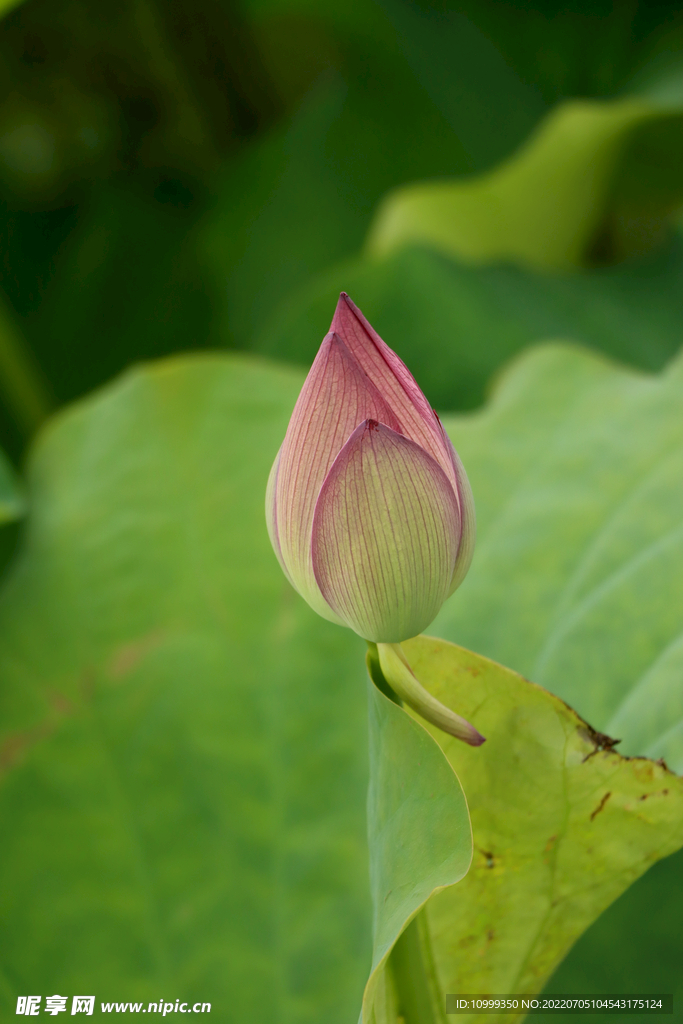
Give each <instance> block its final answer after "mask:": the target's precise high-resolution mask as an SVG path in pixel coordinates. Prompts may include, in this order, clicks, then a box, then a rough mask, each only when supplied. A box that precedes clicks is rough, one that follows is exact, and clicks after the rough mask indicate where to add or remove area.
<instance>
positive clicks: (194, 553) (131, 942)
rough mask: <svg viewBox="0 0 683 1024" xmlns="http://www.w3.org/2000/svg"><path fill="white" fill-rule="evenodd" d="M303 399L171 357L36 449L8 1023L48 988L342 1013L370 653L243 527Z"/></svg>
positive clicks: (13, 642) (8, 733) (354, 898)
mask: <svg viewBox="0 0 683 1024" xmlns="http://www.w3.org/2000/svg"><path fill="white" fill-rule="evenodd" d="M301 384H302V375H300V374H299V373H296V372H294V371H291V370H286V369H280V368H277V367H273V366H269V365H267V364H265V363H263V362H262V361H258V360H247V359H241V358H229V357H223V356H216V357H204V358H203V357H197V358H190V359H179V360H171V361H168V362H162V363H159V364H156V365H151V366H146V367H141V368H139V369H136V370H134V371H133V372H131V373H129V374H127V375H126V376H125V377H123V378H122V379H121V380H119V381H117V382H115V383H114V384H113V385H112V386H111V387H108V388H107V389H106V390H105V391H103V392H101V393H99V394H96V395H94V396H93V397H91V398H89V399H87V400H86V401H84V402H81V403H79V404H78V405H76V406H73V407H72V408H70V409H68V410H67V411H65V412H64V413H62V414H60V415H59V416H57V417H56V418H55V419H54V420H52V421H51V423H50V424H49V425H48V427H47V428H46V429H45V430H44V431H43V432H42V433H41V435H40V437H39V439H38V440H37V443H36V445H35V447H34V449H33V452H32V454H31V457H30V459H29V464H28V486H29V492H30V494H31V505H30V515H29V518H28V521H27V528H26V538H25V545H24V548H23V552H22V553H21V554H20V556H19V557H18V559H17V560H16V561H15V563H14V569H13V571H12V572H11V573H10V574H9V576H8V577H7V578H6V580H5V581H4V582H3V588H2V592H1V593H0V680H1V684H0V718H1V721H2V734H1V736H0V754H1V756H0V763H1V764H2V779H1V785H0V820H1V821H2V832H3V843H2V849H1V851H0V879H1V884H0V890H1V891H2V921H1V923H0V955H1V957H2V962H3V974H2V984H1V985H0V1007H1V1010H0V1016H1V1017H2V1018H3V1019H5V1020H9V1019H12V1020H14V1019H15V1010H16V1000H17V996H19V995H26V994H27V993H43V995H46V994H52V993H55V992H56V993H60V994H62V995H74V994H76V993H81V994H93V995H95V996H96V999H97V1004H98V1009H97V1011H96V1012H97V1014H99V1012H100V1010H99V1003H100V1001H104V1000H116V1001H117V1002H120V1003H122V1002H124V1001H128V1000H136V1001H137V1000H139V1001H142V1002H143V1004H144V1006H145V1007H146V1006H147V1002H148V1001H155V1000H159V999H160V998H164V999H165V1000H169V1001H172V1002H173V1003H175V1000H176V999H177V998H179V997H180V998H181V1000H182V999H187V1000H189V1001H190V1002H191V1003H194V1002H195V1001H199V1002H205V1001H206V1002H209V1003H211V1004H212V1010H211V1013H212V1015H213V1017H215V1018H216V1019H217V1020H232V1019H234V1020H239V1021H244V1022H245V1024H246V1022H258V1021H262V1020H265V1019H273V1020H275V1019H277V1020H280V1021H282V1022H288V1024H293V1022H297V1024H303V1022H307V1024H318V1022H320V1021H321V1020H325V1021H326V1022H330V1024H336V1022H338V1024H344V1022H348V1021H349V1020H354V1019H355V1018H356V1017H357V1014H358V1010H359V1006H360V1003H361V998H362V993H363V986H364V984H365V982H366V980H367V976H368V968H369V965H370V956H371V914H370V898H369V887H368V874H367V844H366V815H365V801H366V791H367V701H366V694H365V687H364V667H363V657H364V652H365V648H366V645H365V644H364V643H363V641H361V640H360V639H359V638H358V637H356V636H355V635H354V634H353V633H351V631H350V630H343V629H340V628H339V627H337V626H333V625H332V624H330V623H325V622H323V621H322V620H320V619H319V618H318V616H316V615H315V614H314V613H313V612H311V611H310V610H309V609H308V607H307V606H306V605H305V604H304V603H303V602H302V601H301V600H300V599H299V598H298V597H297V595H296V594H295V593H294V591H293V590H292V588H291V587H290V585H289V584H288V583H287V581H286V580H285V579H284V577H283V576H282V572H281V570H280V567H279V566H278V564H277V561H276V559H275V557H274V555H273V553H272V550H271V548H270V544H269V542H268V536H267V533H266V529H265V520H264V512H263V499H264V492H265V486H266V480H267V477H268V471H269V469H270V464H271V462H272V460H273V457H274V455H275V453H276V451H277V448H278V445H279V444H280V441H281V440H282V436H283V434H284V431H285V429H286V426H287V421H288V419H289V416H290V414H291V410H292V407H293V405H294V401H295V399H296V396H297V394H298V392H299V390H300V388H301ZM331 666H333V670H332V669H331ZM401 713H402V714H403V712H401ZM425 738H426V740H427V742H429V743H430V744H432V741H431V739H429V737H426V734H425ZM432 745H433V744H432ZM435 749H436V748H435ZM436 753H437V755H438V756H439V757H441V756H442V755H441V754H440V752H439V751H438V750H436ZM446 767H447V768H448V766H446ZM448 771H449V772H450V773H451V775H452V772H451V770H450V768H448Z"/></svg>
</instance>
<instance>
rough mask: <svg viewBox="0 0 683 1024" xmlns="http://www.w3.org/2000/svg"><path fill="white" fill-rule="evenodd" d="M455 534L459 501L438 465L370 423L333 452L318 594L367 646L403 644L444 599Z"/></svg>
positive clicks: (315, 541) (317, 530)
mask: <svg viewBox="0 0 683 1024" xmlns="http://www.w3.org/2000/svg"><path fill="white" fill-rule="evenodd" d="M460 533H461V530H460V510H459V506H458V502H457V500H456V496H455V493H454V491H453V488H452V486H451V484H450V481H449V480H448V477H447V476H446V474H445V473H444V471H443V469H442V468H441V466H440V465H439V464H438V462H437V461H436V460H435V459H434V458H432V456H431V455H429V454H428V453H427V452H425V451H424V450H423V449H422V448H421V447H420V446H419V445H418V444H416V443H415V442H414V441H411V440H410V438H407V437H404V436H403V435H402V434H399V433H397V432H396V431H395V430H392V429H391V428H390V427H387V426H385V425H384V424H382V423H377V422H376V421H375V420H373V419H368V420H366V421H365V422H364V423H362V424H361V425H360V426H359V427H357V428H356V430H355V431H354V432H353V434H352V435H351V437H350V438H349V440H348V441H347V442H346V444H345V445H344V447H343V449H342V450H341V452H340V453H339V456H338V457H337V459H336V460H335V462H334V465H333V466H332V468H331V469H330V471H329V473H328V474H327V477H326V479H325V482H324V484H323V486H322V488H321V491H320V496H319V498H318V501H317V504H316V508H315V515H314V518H313V534H312V562H313V570H314V573H315V578H316V580H317V583H318V586H319V587H320V592H321V594H322V596H323V597H324V599H325V601H326V602H327V604H328V605H329V606H330V607H331V608H332V609H334V611H335V612H336V613H337V615H339V617H340V618H341V619H342V620H343V621H344V622H345V623H346V624H347V625H348V626H351V628H352V629H354V630H355V631H356V632H357V633H359V634H360V635H361V636H363V637H365V639H366V640H374V641H375V642H376V643H395V642H399V641H401V640H407V639H408V638H409V637H412V636H416V635H417V634H418V633H420V632H421V631H422V630H423V629H424V628H425V627H426V626H428V625H429V623H430V622H431V621H432V619H433V618H434V617H435V615H436V613H437V612H438V610H439V608H440V607H441V605H442V603H443V601H444V600H445V598H446V597H447V595H448V591H449V587H450V584H451V579H452V576H453V569H454V566H455V560H456V556H457V552H458V547H459V543H460Z"/></svg>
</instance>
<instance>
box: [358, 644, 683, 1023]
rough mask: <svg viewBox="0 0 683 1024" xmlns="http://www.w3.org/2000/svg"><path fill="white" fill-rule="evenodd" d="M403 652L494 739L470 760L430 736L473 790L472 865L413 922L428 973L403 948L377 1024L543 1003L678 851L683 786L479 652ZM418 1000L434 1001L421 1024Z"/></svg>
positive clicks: (435, 689) (439, 693) (389, 973)
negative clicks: (520, 998) (455, 1001)
mask: <svg viewBox="0 0 683 1024" xmlns="http://www.w3.org/2000/svg"><path fill="white" fill-rule="evenodd" d="M404 648H405V651H406V654H407V656H408V659H409V661H410V663H411V666H412V667H413V669H414V671H415V673H416V675H418V676H419V678H420V679H421V680H422V681H423V682H424V683H425V684H426V685H427V686H428V688H429V690H430V692H431V693H432V694H433V695H434V696H435V697H436V698H437V699H438V700H440V701H442V702H443V703H445V704H448V705H450V706H452V707H454V708H455V707H457V708H458V709H460V710H462V711H463V712H464V714H466V715H467V717H468V718H469V719H471V720H473V721H474V722H475V723H476V725H477V727H478V728H480V729H481V730H482V732H483V733H484V734H485V735H486V736H487V742H486V743H485V744H484V746H483V747H480V748H478V749H477V750H472V749H471V748H468V747H467V746H466V745H465V744H463V743H461V742H459V741H458V740H456V739H453V738H452V737H450V736H447V735H446V734H445V733H442V732H440V730H438V729H435V728H434V727H433V726H429V725H428V726H427V729H428V730H429V731H430V732H431V733H432V735H433V737H434V739H435V740H436V742H437V743H439V745H440V746H441V748H442V749H443V751H444V753H445V754H446V756H447V758H448V760H449V761H450V763H451V765H452V766H453V768H454V769H456V770H457V772H458V775H459V776H460V778H461V780H462V783H463V787H464V789H465V792H466V793H467V798H468V802H469V805H470V809H471V815H472V830H473V836H474V859H473V862H472V867H471V869H470V871H469V873H468V874H467V876H466V877H465V878H464V879H463V880H462V881H461V882H460V883H459V884H458V885H456V886H453V887H450V888H447V889H444V890H443V891H442V892H439V893H436V894H435V895H433V896H432V897H431V899H430V900H429V901H428V902H427V904H426V906H425V907H424V909H423V910H422V911H421V913H420V915H419V917H418V918H417V919H416V922H415V925H414V926H413V927H414V934H413V936H412V937H411V938H412V944H413V949H414V947H415V945H417V946H418V950H419V952H421V954H422V956H421V960H419V959H418V963H419V964H421V976H420V973H418V972H416V971H415V970H413V972H412V974H409V973H408V972H407V969H406V968H407V965H406V962H405V957H404V956H403V951H402V950H401V948H400V946H397V947H396V950H395V953H394V954H392V957H391V958H390V959H389V962H388V965H387V967H386V968H385V971H384V976H383V979H382V981H383V985H382V992H383V996H384V998H383V999H382V1000H381V1001H380V1000H379V999H378V1000H377V1012H376V1014H375V1017H374V1018H372V1019H373V1024H375V1022H376V1024H394V1022H398V1021H405V1024H431V1022H432V1021H433V1022H441V1021H445V1016H444V1011H445V1008H446V996H447V995H448V994H454V995H455V994H466V993H470V994H473V995H477V994H478V995H485V994H487V993H492V994H503V993H518V994H525V993H526V994H534V993H537V992H539V991H540V990H541V988H542V987H543V985H544V983H545V981H546V980H547V978H548V976H549V975H550V973H551V972H552V971H553V969H554V968H555V966H556V965H557V963H558V962H559V960H560V959H561V958H562V957H563V956H564V955H565V953H566V952H567V950H568V949H569V947H570V946H571V944H572V943H573V942H574V941H575V939H576V938H577V936H578V935H580V934H581V932H582V931H583V930H584V929H585V928H586V927H587V926H588V925H589V924H590V923H591V922H592V921H593V920H594V918H595V917H596V916H597V915H598V914H599V913H600V912H601V911H602V910H603V909H604V908H605V907H606V906H607V905H608V904H609V903H611V902H612V900H614V899H615V898H616V897H617V896H618V895H619V894H620V893H621V892H622V891H623V890H624V889H625V888H626V887H627V886H628V885H630V884H631V882H633V881H634V880H635V879H636V878H637V877H638V876H639V875H640V874H642V873H643V872H644V871H645V870H646V869H647V868H648V867H649V866H650V865H651V864H652V863H653V862H654V861H655V860H657V859H658V858H660V857H664V856H666V855H667V854H669V853H672V852H673V851H674V850H676V849H678V848H679V847H680V846H681V845H683V779H682V778H680V777H679V776H677V775H674V774H673V772H671V771H669V769H667V768H666V766H665V765H663V764H661V763H657V762H654V761H650V760H647V759H645V758H627V757H623V756H622V755H620V754H619V753H617V752H616V751H615V750H613V749H612V747H611V745H610V743H609V741H608V740H607V738H606V737H604V736H601V735H599V734H596V733H595V732H594V730H592V729H591V727H590V726H589V725H588V724H587V723H586V722H585V721H583V720H582V719H581V718H580V717H579V716H578V715H577V714H576V712H574V711H573V710H572V709H571V708H569V707H568V706H567V705H566V704H565V703H564V701H562V700H561V699H560V698H558V697H555V696H554V695H553V694H550V693H548V692H547V691H546V690H543V689H542V688H541V687H539V686H536V685H535V684H533V683H530V682H528V681H527V680H526V679H524V678H523V677H521V676H519V675H517V674H516V673H514V672H512V671H511V670H509V669H506V668H503V667H502V666H501V665H498V664H496V663H495V662H493V661H489V660H488V659H486V658H483V657H481V656H480V655H476V654H472V653H471V652H470V651H467V650H464V649H463V648H460V647H456V646H454V645H453V644H450V643H447V642H446V641H443V640H438V639H434V638H431V637H418V638H416V639H415V640H411V641H408V642H407V643H405V644H404ZM415 960H416V956H415V953H414V952H413V957H412V961H413V964H414V963H415ZM379 987H380V983H379V982H378V988H379ZM420 992H422V993H428V994H429V1000H430V1004H429V1007H428V1010H427V1011H422V1013H421V1015H420V1016H419V1017H418V1016H414V1015H413V1014H412V1012H411V1006H414V1005H415V999H416V995H417V994H418V993H420ZM523 1016H524V1014H523V1013H521V1012H520V1013H518V1014H514V1013H513V1014H511V1013H503V1014H486V1015H482V1016H478V1015H476V1014H472V1015H463V1016H462V1017H461V1018H460V1019H462V1020H463V1022H464V1024H466V1022H467V1021H469V1020H474V1019H477V1020H486V1021H490V1022H491V1024H495V1022H503V1021H508V1022H509V1024H513V1022H514V1021H515V1020H519V1019H521V1017H523Z"/></svg>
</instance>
